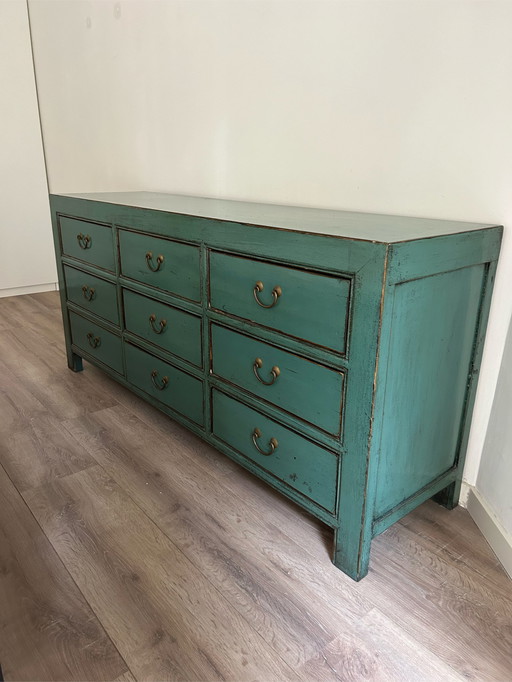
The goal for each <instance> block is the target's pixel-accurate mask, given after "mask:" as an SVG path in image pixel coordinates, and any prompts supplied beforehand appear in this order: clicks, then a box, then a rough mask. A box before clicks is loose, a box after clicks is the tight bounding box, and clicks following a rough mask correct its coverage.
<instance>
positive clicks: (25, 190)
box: [0, 0, 57, 296]
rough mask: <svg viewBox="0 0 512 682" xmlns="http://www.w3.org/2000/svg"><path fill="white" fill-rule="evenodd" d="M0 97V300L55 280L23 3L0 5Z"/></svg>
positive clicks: (42, 287)
mask: <svg viewBox="0 0 512 682" xmlns="http://www.w3.org/2000/svg"><path fill="white" fill-rule="evenodd" d="M0 93H1V94H0V296H10V295H12V294H17V293H25V292H27V293H28V292H30V291H42V290H45V289H51V288H55V282H56V280H57V272H56V268H55V259H54V256H53V246H52V240H51V224H50V209H49V205H48V189H47V185H46V175H45V168H44V159H43V148H42V142H41V130H40V126H39V116H38V109H37V99H36V89H35V81H34V71H33V66H32V50H31V45H30V34H29V25H28V16H27V6H26V3H25V2H24V0H1V1H0Z"/></svg>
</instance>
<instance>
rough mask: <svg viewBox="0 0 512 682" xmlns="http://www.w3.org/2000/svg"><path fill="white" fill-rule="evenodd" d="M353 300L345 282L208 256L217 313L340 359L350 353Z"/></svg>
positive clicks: (223, 256) (212, 301)
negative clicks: (348, 339)
mask: <svg viewBox="0 0 512 682" xmlns="http://www.w3.org/2000/svg"><path fill="white" fill-rule="evenodd" d="M349 296H350V281H349V280H348V279H345V278H342V277H331V276H328V275H321V274H317V273H313V272H306V271H304V270H298V269H295V268H290V267H286V266H281V265H273V264H271V263H265V262H262V261H257V260H251V259H250V258H241V257H238V256H228V255H226V254H223V253H218V252H216V251H212V252H210V304H211V306H212V307H213V308H215V309H217V310H219V311H223V312H226V313H229V314H230V315H236V316H237V317H241V318H244V319H247V320H252V321H253V322H256V323H257V324H261V325H264V326H265V327H270V328H272V329H275V330H276V331H280V332H283V333H284V334H287V335H289V336H293V337H296V338H298V339H304V340H306V341H309V342H310V343H314V344H316V345H318V346H323V347H325V348H330V349H332V350H334V351H336V352H338V353H344V352H345V350H346V336H347V321H348V305H349ZM258 301H259V302H258ZM264 306H266V307H264Z"/></svg>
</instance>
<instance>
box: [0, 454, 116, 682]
mask: <svg viewBox="0 0 512 682" xmlns="http://www.w3.org/2000/svg"><path fill="white" fill-rule="evenodd" d="M0 500H1V511H0V596H1V598H0V665H1V666H2V670H3V674H4V679H5V680H114V679H116V678H117V677H118V676H119V675H121V674H124V673H125V672H126V671H127V666H126V664H125V662H124V661H123V659H122V658H121V656H120V655H119V653H118V652H117V650H116V648H115V647H114V645H113V644H112V642H111V640H110V639H109V637H108V636H107V635H106V633H105V631H104V628H103V627H102V625H101V623H100V621H99V620H98V619H97V617H96V616H95V614H94V612H93V611H92V609H91V607H90V606H89V605H88V603H87V602H86V600H85V599H84V597H83V596H82V594H81V593H80V591H79V589H78V588H77V586H76V584H75V583H74V582H73V580H72V579H71V577H70V575H69V573H68V571H67V570H66V568H65V566H64V564H63V563H62V562H61V561H60V559H59V557H58V556H57V554H56V553H55V551H54V549H53V548H52V546H51V544H50V542H49V540H48V539H47V537H46V536H45V535H44V534H43V532H42V531H41V529H40V527H39V525H38V524H37V523H36V521H35V519H34V517H33V516H32V514H31V513H30V511H29V510H28V508H27V507H26V505H25V503H24V502H23V500H22V498H21V497H20V494H19V492H18V491H17V490H16V488H15V487H14V485H13V484H12V482H11V481H10V479H9V478H8V476H7V474H6V473H5V471H4V470H3V469H2V468H1V467H0Z"/></svg>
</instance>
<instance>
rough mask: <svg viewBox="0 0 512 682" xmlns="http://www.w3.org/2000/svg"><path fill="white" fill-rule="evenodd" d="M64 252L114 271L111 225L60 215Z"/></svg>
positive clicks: (66, 254)
mask: <svg viewBox="0 0 512 682" xmlns="http://www.w3.org/2000/svg"><path fill="white" fill-rule="evenodd" d="M59 226H60V238H61V244H62V253H63V254H64V255H65V256H69V257H71V258H77V259H78V260H81V261H84V263H90V264H91V265H96V266H98V267H100V268H104V269H105V270H110V271H111V272H114V270H115V258H114V242H113V237H112V228H111V227H110V226H109V225H100V224H99V223H93V222H89V221H87V220H78V219H77V218H68V217H66V216H60V218H59Z"/></svg>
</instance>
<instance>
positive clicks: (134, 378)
mask: <svg viewBox="0 0 512 682" xmlns="http://www.w3.org/2000/svg"><path fill="white" fill-rule="evenodd" d="M124 349H125V358H126V377H127V379H128V381H129V382H130V383H132V384H134V385H135V386H137V387H138V388H140V389H141V390H142V391H144V392H145V393H147V394H149V395H150V396H152V397H153V398H156V400H158V401H159V402H161V403H163V404H164V405H167V406H168V407H171V408H172V409H173V410H176V412H179V413H180V414H182V415H184V416H185V417H188V418H189V419H190V420H191V421H193V422H195V423H196V424H199V425H200V426H202V425H203V382H202V381H200V380H199V379H196V378H195V377H192V376H190V375H189V374H186V373H185V372H182V371H181V370H179V369H176V367H173V366H172V365H170V364H169V363H167V362H164V361H163V360H160V359H159V358H155V357H154V356H153V355H151V354H150V353H146V351H143V350H141V349H140V348H136V347H135V346H131V345H130V344H128V343H125V346H124Z"/></svg>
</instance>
